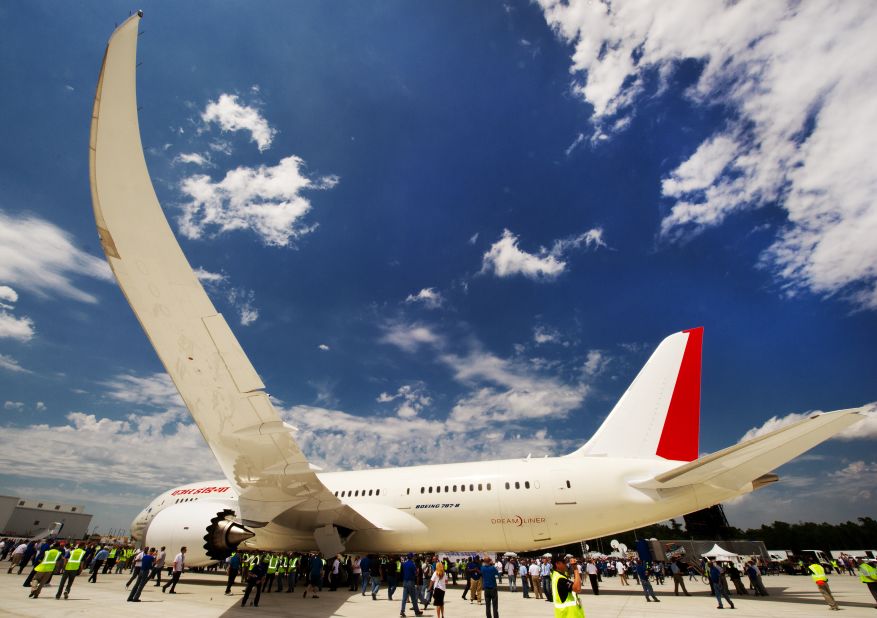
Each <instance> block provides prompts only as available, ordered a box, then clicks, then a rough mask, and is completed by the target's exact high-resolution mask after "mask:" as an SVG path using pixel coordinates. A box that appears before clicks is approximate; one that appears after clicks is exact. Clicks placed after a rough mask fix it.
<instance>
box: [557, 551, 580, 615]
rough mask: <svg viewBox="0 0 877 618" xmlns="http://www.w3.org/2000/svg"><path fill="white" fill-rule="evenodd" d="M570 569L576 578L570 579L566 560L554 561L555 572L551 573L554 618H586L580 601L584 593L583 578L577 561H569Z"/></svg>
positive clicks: (559, 558) (561, 557)
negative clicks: (580, 596) (577, 566)
mask: <svg viewBox="0 0 877 618" xmlns="http://www.w3.org/2000/svg"><path fill="white" fill-rule="evenodd" d="M569 568H571V569H572V571H573V574H574V578H573V580H572V581H570V579H569V573H567V566H566V560H565V559H564V558H563V556H557V557H556V558H555V559H554V570H553V571H551V599H552V602H553V603H554V618H585V610H584V609H583V608H582V602H581V600H580V599H579V593H580V592H581V591H582V576H581V573H579V570H578V569H577V568H576V559H575V558H570V559H569Z"/></svg>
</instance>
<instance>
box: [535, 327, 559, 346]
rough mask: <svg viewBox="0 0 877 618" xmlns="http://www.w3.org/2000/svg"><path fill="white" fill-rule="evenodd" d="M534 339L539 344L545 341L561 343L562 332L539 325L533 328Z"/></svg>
mask: <svg viewBox="0 0 877 618" xmlns="http://www.w3.org/2000/svg"><path fill="white" fill-rule="evenodd" d="M533 341H535V342H536V344H537V345H542V344H545V343H560V342H561V338H560V333H559V332H557V331H556V330H554V329H553V328H548V327H547V326H537V327H536V328H534V329H533Z"/></svg>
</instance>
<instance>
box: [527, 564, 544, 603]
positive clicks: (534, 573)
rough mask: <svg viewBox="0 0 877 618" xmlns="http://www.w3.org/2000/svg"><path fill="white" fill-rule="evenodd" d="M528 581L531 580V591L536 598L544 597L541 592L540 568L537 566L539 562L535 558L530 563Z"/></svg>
mask: <svg viewBox="0 0 877 618" xmlns="http://www.w3.org/2000/svg"><path fill="white" fill-rule="evenodd" d="M530 581H531V582H533V592H535V593H536V598H537V599H543V598H545V595H544V594H542V569H540V568H539V562H537V561H535V560H534V561H533V563H532V564H531V565H530Z"/></svg>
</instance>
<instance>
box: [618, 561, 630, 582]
mask: <svg viewBox="0 0 877 618" xmlns="http://www.w3.org/2000/svg"><path fill="white" fill-rule="evenodd" d="M615 570H616V571H618V577H620V578H621V585H622V586H629V585H630V584H629V583H627V568H626V567H625V566H624V563H623V562H622V561H621V560H619V561H618V562H616V563H615Z"/></svg>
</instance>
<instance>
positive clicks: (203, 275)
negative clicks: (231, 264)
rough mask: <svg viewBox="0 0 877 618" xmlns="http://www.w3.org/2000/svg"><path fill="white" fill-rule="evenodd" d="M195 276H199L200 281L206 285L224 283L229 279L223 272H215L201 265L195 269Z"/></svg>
mask: <svg viewBox="0 0 877 618" xmlns="http://www.w3.org/2000/svg"><path fill="white" fill-rule="evenodd" d="M195 276H196V277H198V281H200V282H201V283H203V284H204V285H218V284H220V283H224V282H225V281H226V280H227V279H228V277H226V276H225V274H223V273H213V272H210V271H209V270H205V269H203V268H201V267H200V266H199V267H198V268H196V269H195Z"/></svg>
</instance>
